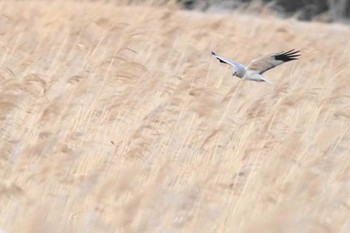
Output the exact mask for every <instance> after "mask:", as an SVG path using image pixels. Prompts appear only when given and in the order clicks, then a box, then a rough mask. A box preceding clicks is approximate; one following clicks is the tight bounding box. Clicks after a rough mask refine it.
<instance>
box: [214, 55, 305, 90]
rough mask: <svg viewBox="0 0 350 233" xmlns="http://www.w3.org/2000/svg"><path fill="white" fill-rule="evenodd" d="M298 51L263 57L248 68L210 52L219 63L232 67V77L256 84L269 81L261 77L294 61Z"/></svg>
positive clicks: (253, 61) (255, 60)
mask: <svg viewBox="0 0 350 233" xmlns="http://www.w3.org/2000/svg"><path fill="white" fill-rule="evenodd" d="M298 52H299V51H295V50H290V51H288V52H281V53H275V54H272V55H268V56H265V57H261V58H258V59H254V60H252V61H251V62H250V63H249V65H248V66H244V65H242V64H240V63H238V62H235V61H232V60H229V59H226V58H223V57H220V56H218V55H216V54H215V53H214V52H212V55H213V56H214V57H215V58H216V59H218V60H219V61H220V62H221V63H226V64H229V65H231V66H232V75H233V76H237V77H238V78H243V79H247V80H251V81H256V82H268V83H272V82H271V81H269V80H267V79H266V78H264V76H263V75H262V74H263V73H264V72H266V71H267V70H269V69H272V68H274V67H275V66H278V65H280V64H283V63H285V62H288V61H292V60H296V59H297V58H298V56H299V54H298Z"/></svg>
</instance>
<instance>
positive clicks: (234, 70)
mask: <svg viewBox="0 0 350 233" xmlns="http://www.w3.org/2000/svg"><path fill="white" fill-rule="evenodd" d="M237 71H238V70H237V68H236V67H233V68H232V76H235V75H236V73H237Z"/></svg>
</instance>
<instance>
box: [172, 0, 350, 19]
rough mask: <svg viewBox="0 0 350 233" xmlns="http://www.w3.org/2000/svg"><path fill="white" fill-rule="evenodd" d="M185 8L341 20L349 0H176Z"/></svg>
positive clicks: (348, 8)
mask: <svg viewBox="0 0 350 233" xmlns="http://www.w3.org/2000/svg"><path fill="white" fill-rule="evenodd" d="M177 1H178V3H179V4H181V6H182V7H183V8H185V9H197V10H202V11H207V10H212V9H216V10H229V11H231V10H247V11H249V10H251V9H254V10H257V7H260V9H262V8H268V9H271V10H273V11H276V12H278V13H279V14H280V15H281V16H284V17H291V16H295V17H297V18H298V19H300V20H307V21H308V20H320V21H327V22H332V21H342V20H349V18H350V0H177Z"/></svg>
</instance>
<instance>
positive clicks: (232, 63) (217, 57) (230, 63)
mask: <svg viewBox="0 0 350 233" xmlns="http://www.w3.org/2000/svg"><path fill="white" fill-rule="evenodd" d="M211 55H213V56H214V57H215V58H216V59H218V60H219V61H220V62H221V63H226V64H229V65H231V66H236V65H237V64H236V62H234V61H231V60H230V59H226V58H223V57H220V56H218V55H216V53H214V52H211Z"/></svg>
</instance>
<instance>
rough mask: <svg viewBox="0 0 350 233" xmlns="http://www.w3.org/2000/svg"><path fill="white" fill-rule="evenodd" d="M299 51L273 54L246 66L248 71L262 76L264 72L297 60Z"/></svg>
mask: <svg viewBox="0 0 350 233" xmlns="http://www.w3.org/2000/svg"><path fill="white" fill-rule="evenodd" d="M299 52H300V51H299V50H294V49H292V50H289V51H287V52H280V53H275V54H272V55H268V56H264V57H260V58H257V59H254V60H252V61H251V62H250V64H249V65H248V66H247V69H248V70H254V71H257V72H258V73H259V74H263V73H264V72H266V71H268V70H270V69H272V68H274V67H276V66H278V65H281V64H283V63H285V62H289V61H293V60H297V59H298V57H299V56H300V53H299Z"/></svg>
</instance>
